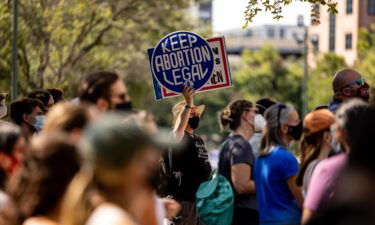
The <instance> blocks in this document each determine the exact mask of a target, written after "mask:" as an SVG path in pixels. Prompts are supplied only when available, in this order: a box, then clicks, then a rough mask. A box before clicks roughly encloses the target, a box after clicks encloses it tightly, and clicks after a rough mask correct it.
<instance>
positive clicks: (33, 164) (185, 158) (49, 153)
mask: <svg viewBox="0 0 375 225" xmlns="http://www.w3.org/2000/svg"><path fill="white" fill-rule="evenodd" d="M317 91H319V90H317ZM332 91H333V93H334V94H333V97H332V102H331V103H330V104H327V105H324V103H322V105H319V106H317V107H316V109H314V110H312V111H311V112H309V113H308V114H307V115H304V117H300V115H299V114H298V112H297V111H296V109H295V108H294V106H293V105H292V104H285V103H281V102H278V101H277V99H270V98H267V96H264V98H261V99H259V100H257V101H256V102H252V101H249V100H246V99H235V100H233V101H232V102H229V103H228V106H227V107H226V108H225V109H223V110H221V111H220V112H218V123H219V124H220V127H221V129H222V131H229V132H230V135H229V136H228V137H227V138H226V139H225V140H224V141H223V143H222V145H221V147H220V153H219V156H218V166H217V168H218V169H217V170H213V169H212V168H211V164H210V161H209V154H208V151H207V149H206V147H205V143H204V140H203V139H202V138H201V137H200V136H199V135H197V134H196V133H195V132H194V131H195V130H196V129H197V128H198V127H199V122H200V120H202V119H204V116H203V115H204V110H205V106H204V105H195V104H194V94H195V90H194V89H192V88H191V87H185V88H184V90H183V93H182V96H183V101H181V102H178V103H177V104H176V105H175V106H174V107H173V108H172V109H160V110H163V111H165V113H166V114H167V113H171V114H172V115H173V121H171V124H172V127H171V128H170V129H168V130H166V129H162V128H160V127H158V125H157V123H156V122H155V120H154V118H153V116H152V114H151V113H150V112H147V111H146V110H147V109H146V110H142V109H134V108H133V106H132V104H131V96H129V94H128V91H127V87H126V85H125V83H124V82H123V81H122V79H121V78H120V76H119V75H118V74H116V73H114V72H108V71H98V72H94V73H91V74H88V75H86V76H85V77H84V78H83V80H82V82H81V84H80V87H79V91H78V93H79V94H78V96H77V97H76V98H74V99H66V98H65V97H64V91H63V90H62V89H59V88H50V89H47V90H35V91H33V92H31V93H30V94H28V95H27V96H25V97H22V98H19V99H18V100H16V101H14V102H11V103H10V104H9V110H8V107H7V104H6V99H7V96H6V94H1V95H0V102H1V104H0V118H3V119H1V120H0V224H1V225H8V224H9V225H18V224H24V225H85V224H86V225H128V224H129V225H163V224H176V225H177V224H182V225H195V224H197V225H198V224H205V225H214V224H217V225H221V224H222V225H229V224H233V225H248V224H270V225H271V224H272V225H275V224H340V225H349V224H361V225H362V224H363V225H367V224H375V179H374V178H375V177H374V176H375V175H374V174H375V166H374V165H375V164H374V163H373V161H372V158H374V154H373V152H374V151H373V149H374V148H375V143H373V142H372V141H375V107H374V106H373V105H371V104H369V100H370V96H369V86H368V84H367V83H366V82H365V80H364V79H363V77H362V76H361V74H360V73H358V72H357V71H355V70H352V69H344V70H342V71H339V72H337V73H336V74H335V75H334V76H333V80H332ZM6 116H8V117H6ZM4 118H10V120H5V119H4Z"/></svg>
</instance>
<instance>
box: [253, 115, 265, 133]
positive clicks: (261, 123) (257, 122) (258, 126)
mask: <svg viewBox="0 0 375 225" xmlns="http://www.w3.org/2000/svg"><path fill="white" fill-rule="evenodd" d="M266 123H267V122H266V120H265V119H264V117H263V116H262V115H261V114H257V115H256V116H255V118H254V129H255V132H262V131H263V129H264V128H265V127H266Z"/></svg>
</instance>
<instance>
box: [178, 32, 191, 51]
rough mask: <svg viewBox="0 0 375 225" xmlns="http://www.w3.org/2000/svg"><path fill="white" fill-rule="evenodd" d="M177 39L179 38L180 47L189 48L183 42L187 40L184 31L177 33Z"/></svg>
mask: <svg viewBox="0 0 375 225" xmlns="http://www.w3.org/2000/svg"><path fill="white" fill-rule="evenodd" d="M178 39H179V40H180V47H181V49H185V48H189V46H188V45H184V43H185V42H188V40H187V39H186V34H184V33H182V34H179V35H178Z"/></svg>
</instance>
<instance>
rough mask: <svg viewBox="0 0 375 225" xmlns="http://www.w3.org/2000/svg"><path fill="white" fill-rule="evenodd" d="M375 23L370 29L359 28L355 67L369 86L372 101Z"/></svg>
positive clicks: (374, 67) (374, 79)
mask: <svg viewBox="0 0 375 225" xmlns="http://www.w3.org/2000/svg"><path fill="white" fill-rule="evenodd" d="M374 30H375V24H373V25H372V26H371V29H370V30H368V29H366V28H361V29H360V32H359V39H358V46H357V51H358V60H357V62H356V65H355V67H356V68H357V69H358V70H359V71H360V72H361V73H362V75H363V76H364V77H365V79H366V81H367V82H368V83H369V85H370V87H371V96H372V102H374V101H375V99H374V97H373V96H375V34H374V32H373V31H374Z"/></svg>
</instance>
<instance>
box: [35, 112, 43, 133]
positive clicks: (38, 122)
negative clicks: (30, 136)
mask: <svg viewBox="0 0 375 225" xmlns="http://www.w3.org/2000/svg"><path fill="white" fill-rule="evenodd" d="M45 119H46V116H44V115H39V116H36V117H35V123H34V124H33V126H34V127H35V129H36V130H37V131H41V130H42V129H43V125H44V120H45Z"/></svg>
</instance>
